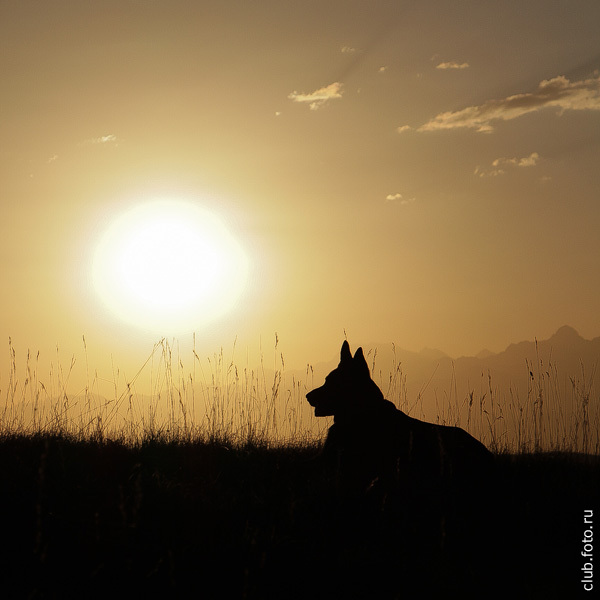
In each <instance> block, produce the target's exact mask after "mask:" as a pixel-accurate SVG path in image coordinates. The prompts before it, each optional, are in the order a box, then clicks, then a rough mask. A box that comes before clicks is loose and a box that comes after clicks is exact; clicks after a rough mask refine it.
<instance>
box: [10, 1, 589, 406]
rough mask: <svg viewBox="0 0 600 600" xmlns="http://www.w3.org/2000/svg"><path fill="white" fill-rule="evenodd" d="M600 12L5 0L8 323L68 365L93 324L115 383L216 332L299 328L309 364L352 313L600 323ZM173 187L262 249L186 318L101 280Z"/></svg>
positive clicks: (371, 332) (176, 197) (365, 330)
mask: <svg viewBox="0 0 600 600" xmlns="http://www.w3.org/2000/svg"><path fill="white" fill-rule="evenodd" d="M599 23H600V4H599V3H598V2H597V1H594V0H590V1H575V2H573V1H562V2H559V1H557V2H547V1H541V0H538V1H532V2H527V3H523V2H512V1H511V2H492V1H487V0H486V1H483V2H482V1H477V2H475V1H473V2H461V3H447V2H441V1H439V2H433V1H427V2H366V1H356V0H351V1H344V2H342V1H320V2H312V1H309V2H287V1H281V0H277V1H272V2H271V1H260V2H241V1H239V2H219V1H215V2H212V1H211V2H205V1H200V2H192V1H179V0H175V1H169V2H166V1H162V0H148V1H142V0H137V1H136V0H127V1H114V2H108V1H101V2H68V1H64V0H62V1H59V2H44V3H37V2H31V1H29V0H26V1H20V2H17V1H12V0H2V1H0V72H1V73H2V94H1V96H0V136H1V139H2V147H1V148H0V195H1V196H0V197H1V198H2V207H1V214H2V219H1V220H0V228H1V229H0V257H1V262H0V281H2V283H3V288H2V289H3V293H2V297H1V299H0V310H1V311H2V320H1V322H0V341H2V343H3V344H4V345H5V348H8V338H9V337H10V338H11V340H12V345H13V347H14V348H15V349H16V351H17V352H18V355H19V356H20V357H22V360H24V358H23V357H25V355H26V353H27V350H28V349H31V351H32V353H34V354H35V353H36V352H37V351H38V350H39V351H40V352H41V354H42V355H43V357H45V358H47V359H48V360H50V359H51V358H52V357H54V356H56V347H57V345H58V347H59V351H60V356H61V359H62V360H64V361H65V363H66V364H67V365H68V363H69V361H70V360H71V355H73V354H76V355H77V356H78V359H77V360H78V361H79V364H83V360H84V359H83V358H81V354H82V351H83V341H82V340H83V336H85V344H86V349H87V352H88V359H87V360H89V363H90V368H91V369H94V370H97V371H98V373H99V376H100V377H103V378H105V379H109V380H110V379H111V377H112V376H113V374H114V369H115V368H116V367H120V368H122V369H124V370H125V371H127V373H128V374H133V373H135V372H136V370H137V368H138V367H141V365H142V364H143V363H144V361H145V360H146V358H147V357H148V355H149V353H150V352H151V350H152V347H153V344H154V343H155V342H156V341H158V340H159V339H160V338H161V337H162V336H166V337H167V338H172V337H173V336H176V337H177V339H178V340H180V343H181V344H182V347H185V348H189V347H191V344H192V343H193V342H192V334H193V333H194V332H195V334H196V338H195V344H196V346H195V347H196V351H197V352H198V354H199V355H201V356H205V355H212V353H213V352H215V351H217V350H218V349H219V348H220V347H221V346H223V347H225V348H226V349H227V352H229V351H230V349H231V347H232V346H233V344H234V341H235V340H236V339H237V350H236V351H237V352H238V353H239V357H240V359H241V360H246V357H247V356H250V358H249V359H248V360H253V359H254V356H255V355H258V354H259V353H260V351H261V349H262V351H264V352H265V353H266V354H267V355H268V356H269V357H271V355H272V348H273V346H274V344H275V341H274V340H275V334H277V336H278V340H279V343H280V346H279V349H278V351H279V350H281V351H282V352H283V354H284V356H285V360H286V366H290V367H292V368H303V367H304V366H305V365H306V363H308V362H318V361H321V360H330V359H331V358H332V357H333V356H335V355H336V353H337V352H338V350H339V347H340V344H341V342H342V340H343V339H344V335H345V334H347V336H348V339H349V341H350V342H351V344H352V346H353V347H357V346H358V345H360V344H367V343H373V342H382V343H383V342H395V343H396V344H397V345H399V346H401V347H403V348H406V349H407V350H411V351H419V350H421V349H422V348H424V347H429V348H439V349H441V350H442V351H443V352H444V353H446V354H447V355H449V356H452V357H459V356H462V355H467V356H474V355H475V354H477V353H478V352H480V351H481V350H482V349H483V348H488V349H489V350H491V351H492V352H501V351H502V350H504V349H505V348H506V347H507V346H508V345H509V344H511V343H513V342H519V341H522V340H533V339H534V338H539V339H548V338H550V337H551V336H552V335H553V333H554V332H556V331H557V330H558V328H559V327H561V326H563V325H570V326H572V327H574V328H575V329H576V330H577V331H578V332H579V334H580V335H581V336H583V337H584V338H586V339H592V338H595V337H597V336H599V335H600V321H599V318H598V306H599V298H600V234H599V233H600V207H599V190H600V169H599V165H600V162H599V159H600V37H599V35H598V24H599ZM157 200H160V201H165V200H172V201H175V202H185V203H191V204H193V205H194V206H197V207H199V208H201V209H202V210H206V211H209V212H210V214H214V215H215V216H216V217H217V218H218V219H219V220H220V222H222V223H223V226H224V227H226V229H227V231H228V232H229V234H230V235H231V236H232V238H234V239H235V240H237V243H238V244H239V247H240V248H241V249H243V253H244V256H245V259H244V260H247V280H246V282H245V284H244V285H243V289H242V291H241V292H240V295H239V296H236V298H237V299H236V300H235V304H234V305H233V307H232V308H231V309H230V310H228V312H226V313H225V314H220V315H219V316H217V317H215V318H210V319H209V318H208V317H207V315H206V314H197V315H191V316H190V318H189V323H188V324H187V326H185V327H184V329H185V331H181V330H178V331H172V330H170V329H169V327H168V326H167V327H165V330H164V331H160V330H156V328H153V327H150V324H148V325H149V326H148V327H147V328H145V327H143V326H139V323H138V324H132V323H131V322H128V321H127V320H123V319H122V318H120V317H119V315H118V314H116V313H115V312H113V311H111V310H110V308H107V306H106V303H105V302H103V300H102V298H101V297H100V296H99V294H98V293H97V290H95V289H94V283H93V275H92V265H93V261H94V253H95V252H96V250H97V248H98V245H99V244H100V242H101V240H102V239H103V236H104V235H105V234H106V231H107V230H108V229H109V227H110V226H111V225H112V224H113V223H114V222H115V220H116V219H118V218H120V217H122V216H123V215H124V214H125V213H127V212H128V211H129V210H132V209H134V208H135V207H137V206H139V205H144V204H145V203H147V202H152V201H157ZM161 243H164V244H167V245H168V244H169V243H170V242H169V241H168V240H165V241H163V242H161ZM182 258H183V259H185V257H182ZM244 264H245V263H244ZM245 268H246V266H244V269H245ZM244 272H245V271H244ZM155 284H156V286H157V288H161V286H162V285H166V284H164V283H163V282H162V281H161V278H160V277H157V279H156V282H155ZM163 293H164V290H163ZM237 293H238V292H237V291H236V294H237ZM232 302H233V301H232ZM198 312H199V313H200V312H202V311H198ZM215 314H216V313H215ZM5 356H6V357H7V360H5V361H3V363H4V364H3V365H2V367H1V369H0V371H1V372H2V377H3V378H4V381H6V379H5V377H6V375H5V371H6V370H7V369H8V362H9V361H8V351H6V352H5ZM269 360H271V359H270V358H269ZM81 377H82V379H83V378H84V375H81ZM0 381H2V379H0ZM0 387H2V388H5V387H6V384H4V385H1V386H0ZM2 393H3V394H4V391H3V392H2Z"/></svg>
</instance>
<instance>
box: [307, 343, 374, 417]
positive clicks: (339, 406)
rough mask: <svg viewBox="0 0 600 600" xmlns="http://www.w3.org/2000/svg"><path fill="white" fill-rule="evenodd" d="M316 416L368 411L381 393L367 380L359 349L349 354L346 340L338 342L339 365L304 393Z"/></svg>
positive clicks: (364, 362) (367, 374)
mask: <svg viewBox="0 0 600 600" xmlns="http://www.w3.org/2000/svg"><path fill="white" fill-rule="evenodd" d="M306 399H307V400H308V402H309V403H310V405H311V406H314V408H315V416H316V417H329V416H332V415H333V416H346V415H356V414H358V413H361V412H366V411H369V410H370V409H372V408H373V406H374V403H376V402H378V401H381V400H383V394H382V393H381V390H380V389H379V388H378V387H377V384H376V383H375V382H374V381H373V380H372V379H371V374H370V373H369V366H368V365H367V361H366V360H365V356H364V354H363V351H362V348H359V349H358V350H357V351H356V353H355V354H354V358H353V357H352V353H351V352H350V346H349V345H348V342H346V341H345V342H344V343H343V344H342V351H341V356H340V364H339V365H338V367H337V369H335V370H333V371H331V373H329V375H327V377H326V378H325V383H324V385H322V386H321V387H319V388H316V389H314V390H313V391H312V392H309V393H308V394H306Z"/></svg>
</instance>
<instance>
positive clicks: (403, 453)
mask: <svg viewBox="0 0 600 600" xmlns="http://www.w3.org/2000/svg"><path fill="white" fill-rule="evenodd" d="M306 398H307V400H308V402H309V403H310V404H311V406H313V407H314V409H315V416H317V417H325V416H333V417H334V423H333V425H332V426H331V427H330V428H329V431H328V434H327V438H326V440H325V444H324V446H323V451H322V456H323V458H324V459H325V461H326V462H327V463H328V464H329V465H330V467H332V468H333V469H334V470H335V473H336V475H337V477H338V478H339V479H340V481H341V482H342V484H343V485H345V486H346V487H351V488H353V489H354V490H362V491H366V490H368V489H370V488H372V487H373V486H374V485H377V486H382V485H383V486H384V488H385V489H386V490H388V491H389V490H390V489H392V488H398V487H401V488H403V489H405V490H406V489H408V488H411V487H412V488H413V489H421V490H427V489H429V490H432V489H433V488H435V489H436V491H437V490H439V488H440V486H443V487H445V488H448V487H454V488H468V487H470V486H474V485H477V483H478V482H480V481H482V480H484V479H486V478H487V477H489V475H490V473H491V471H492V470H493V465H494V459H493V455H492V453H491V452H489V450H488V449H487V448H486V447H485V446H484V445H483V444H482V443H481V442H479V441H478V440H477V439H475V438H474V437H473V436H471V435H470V434H468V433H467V432H466V431H465V430H463V429H460V428H459V427H450V426H444V425H436V424H433V423H426V422H424V421H419V420H418V419H414V418H412V417H409V416H408V415H406V414H405V413H403V412H402V411H400V410H398V409H397V408H396V407H395V406H394V404H393V403H392V402H390V401H389V400H386V399H385V398H384V396H383V393H382V392H381V390H380V389H379V387H378V386H377V384H376V383H375V382H374V381H373V380H372V379H371V375H370V372H369V367H368V365H367V362H366V360H365V357H364V354H363V350H362V348H359V349H358V350H357V351H356V353H355V355H354V357H353V356H352V354H351V352H350V346H349V344H348V342H347V341H344V343H343V345H342V350H341V357H340V363H339V365H338V367H337V368H336V369H335V370H333V371H332V372H331V373H329V375H327V377H326V378H325V383H324V385H322V386H321V387H318V388H316V389H314V390H312V391H311V392H309V393H308V394H307V395H306Z"/></svg>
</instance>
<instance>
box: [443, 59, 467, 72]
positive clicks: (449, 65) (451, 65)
mask: <svg viewBox="0 0 600 600" xmlns="http://www.w3.org/2000/svg"><path fill="white" fill-rule="evenodd" d="M468 68H469V63H468V62H463V63H459V62H457V61H455V60H451V61H450V62H442V63H440V64H439V65H437V67H436V69H441V70H445V69H458V70H461V69H468Z"/></svg>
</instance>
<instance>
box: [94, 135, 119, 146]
mask: <svg viewBox="0 0 600 600" xmlns="http://www.w3.org/2000/svg"><path fill="white" fill-rule="evenodd" d="M90 141H91V142H92V144H108V143H110V142H116V141H117V136H116V135H113V134H110V135H102V136H100V137H97V138H92V139H91V140H90Z"/></svg>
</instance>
